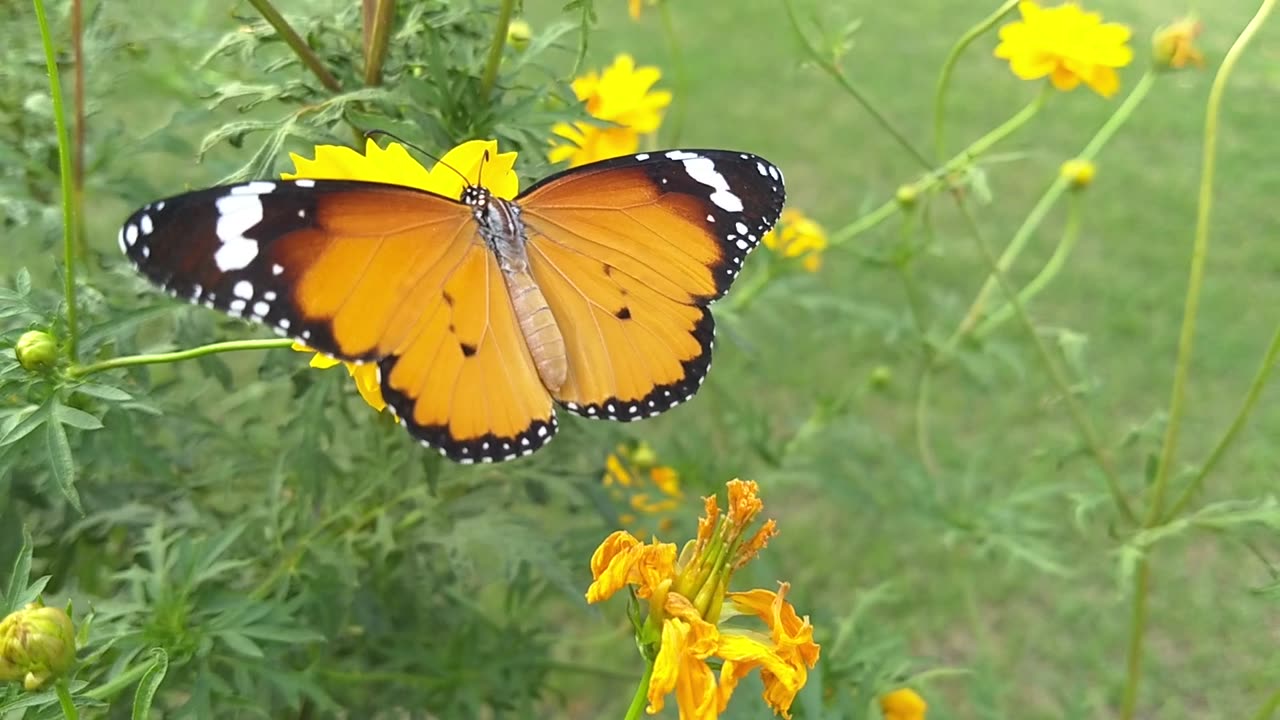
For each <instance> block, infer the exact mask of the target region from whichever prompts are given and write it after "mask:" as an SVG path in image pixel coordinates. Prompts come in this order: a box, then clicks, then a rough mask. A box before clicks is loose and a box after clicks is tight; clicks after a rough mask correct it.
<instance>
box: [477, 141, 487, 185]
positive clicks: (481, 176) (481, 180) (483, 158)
mask: <svg viewBox="0 0 1280 720" xmlns="http://www.w3.org/2000/svg"><path fill="white" fill-rule="evenodd" d="M487 162H489V150H488V149H487V148H486V149H485V151H484V155H483V156H481V158H480V169H479V170H477V171H476V181H477V182H478V183H480V184H481V185H484V164H485V163H487Z"/></svg>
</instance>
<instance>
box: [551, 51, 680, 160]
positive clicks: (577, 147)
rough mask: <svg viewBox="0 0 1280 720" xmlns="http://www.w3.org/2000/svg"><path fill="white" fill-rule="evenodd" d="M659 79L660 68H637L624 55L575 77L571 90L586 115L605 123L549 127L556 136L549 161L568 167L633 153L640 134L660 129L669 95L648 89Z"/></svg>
mask: <svg viewBox="0 0 1280 720" xmlns="http://www.w3.org/2000/svg"><path fill="white" fill-rule="evenodd" d="M661 77H662V73H661V72H660V71H659V70H658V68H656V67H651V66H646V67H639V68H638V67H636V61H635V58H632V57H631V56H630V55H627V54H625V53H624V54H621V55H619V56H618V57H617V58H615V59H614V61H613V65H611V66H610V67H608V68H605V71H604V72H603V73H596V72H595V71H592V72H590V73H588V74H586V75H584V76H582V77H580V78H578V79H577V80H574V81H573V92H574V94H575V95H577V96H578V99H579V100H581V101H582V102H583V103H585V104H586V110H587V113H588V114H589V115H591V117H593V118H596V119H597V120H602V121H604V122H605V123H606V125H605V126H599V125H590V124H588V123H585V122H576V123H573V124H572V125H570V124H569V123H556V125H555V127H553V128H551V132H552V133H554V134H555V135H556V138H553V139H552V148H551V151H550V153H548V157H549V158H550V159H551V162H562V161H564V160H568V161H569V166H570V167H577V166H579V165H585V164H587V163H590V162H595V161H597V160H606V159H608V158H612V157H619V156H621V155H629V154H631V153H634V152H636V150H638V149H639V148H640V136H641V135H642V134H646V133H651V132H655V131H656V130H657V129H658V126H659V125H661V124H662V111H663V110H664V109H666V107H667V106H668V105H670V104H671V93H669V92H667V91H665V90H652V88H653V85H654V83H656V82H658V80H659V79H660V78H661ZM608 123H612V125H609V124H608ZM566 140H567V141H568V142H567V143H566V142H563V141H566Z"/></svg>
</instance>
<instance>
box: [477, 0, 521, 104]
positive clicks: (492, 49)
mask: <svg viewBox="0 0 1280 720" xmlns="http://www.w3.org/2000/svg"><path fill="white" fill-rule="evenodd" d="M515 6H516V2H515V0H502V5H501V6H499V8H498V24H497V25H496V26H494V29H493V44H491V45H490V46H489V58H488V59H487V60H485V64H484V74H483V75H481V76H480V95H481V97H484V98H486V99H487V98H488V97H489V93H491V92H493V86H494V84H495V83H497V82H498V68H499V67H500V66H501V65H502V51H503V50H504V49H505V48H506V46H507V29H508V28H509V27H511V13H512V12H514V11H515Z"/></svg>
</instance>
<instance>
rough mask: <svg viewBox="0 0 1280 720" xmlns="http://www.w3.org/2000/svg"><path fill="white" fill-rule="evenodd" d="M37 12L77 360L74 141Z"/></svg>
mask: <svg viewBox="0 0 1280 720" xmlns="http://www.w3.org/2000/svg"><path fill="white" fill-rule="evenodd" d="M32 3H33V4H34V5H35V9H36V22H37V23H38V24H39V25H40V40H41V42H42V43H44V62H45V67H46V68H47V69H48V71H49V94H50V95H52V96H53V124H54V128H55V130H56V132H57V134H58V173H59V175H60V177H61V180H62V266H63V267H62V277H63V285H62V290H63V294H64V297H63V301H64V302H66V304H67V357H68V358H70V359H71V362H75V361H76V343H77V342H78V337H77V335H76V263H75V260H76V258H75V235H76V212H75V197H76V194H75V188H74V187H73V185H72V183H73V180H74V175H73V173H72V168H71V138H70V135H69V134H68V132H67V116H66V112H65V111H64V110H63V107H62V83H61V82H60V81H59V79H58V55H57V51H56V50H55V49H54V47H53V37H52V36H51V35H50V34H49V20H48V18H46V17H45V14H44V2H42V0H32Z"/></svg>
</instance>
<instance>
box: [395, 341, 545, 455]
mask: <svg viewBox="0 0 1280 720" xmlns="http://www.w3.org/2000/svg"><path fill="white" fill-rule="evenodd" d="M396 360H397V357H396V356H395V355H391V356H388V357H385V358H383V359H382V360H381V361H379V363H378V385H379V387H381V389H382V399H383V400H384V401H385V402H386V403H387V409H388V410H390V411H391V414H392V415H395V416H396V418H398V419H399V420H400V422H401V424H403V425H404V427H405V429H406V430H408V431H409V434H410V435H411V436H413V438H414V439H415V440H417V441H418V443H419V444H421V445H422V446H423V447H426V448H431V449H432V450H435V451H436V452H438V453H440V454H441V455H443V456H445V457H446V458H448V459H450V460H452V461H454V462H456V463H459V464H462V465H472V464H475V463H497V462H507V461H509V460H516V459H519V458H522V457H527V456H529V455H532V454H533V453H534V452H536V451H538V450H539V449H541V448H542V447H543V446H544V445H546V444H547V443H548V442H551V438H553V437H555V435H556V431H557V430H558V429H559V422H558V421H557V420H556V415H555V411H554V409H553V410H552V412H551V416H550V417H549V418H548V419H547V420H534V421H533V422H532V423H531V424H530V425H529V427H527V428H525V429H524V430H522V431H521V432H520V433H519V434H517V435H515V436H514V437H500V436H498V435H495V434H493V433H485V434H484V435H481V436H479V437H475V438H467V439H465V440H464V439H459V438H456V437H454V436H453V435H452V434H451V433H450V432H449V428H448V426H445V425H420V424H418V423H416V422H414V421H413V405H414V400H413V398H411V397H409V396H408V395H407V394H405V393H404V392H401V391H400V390H396V389H395V388H392V387H390V386H389V385H388V384H387V380H386V378H388V377H389V376H390V375H391V372H390V371H391V366H392V365H394V364H395V361H396Z"/></svg>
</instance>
